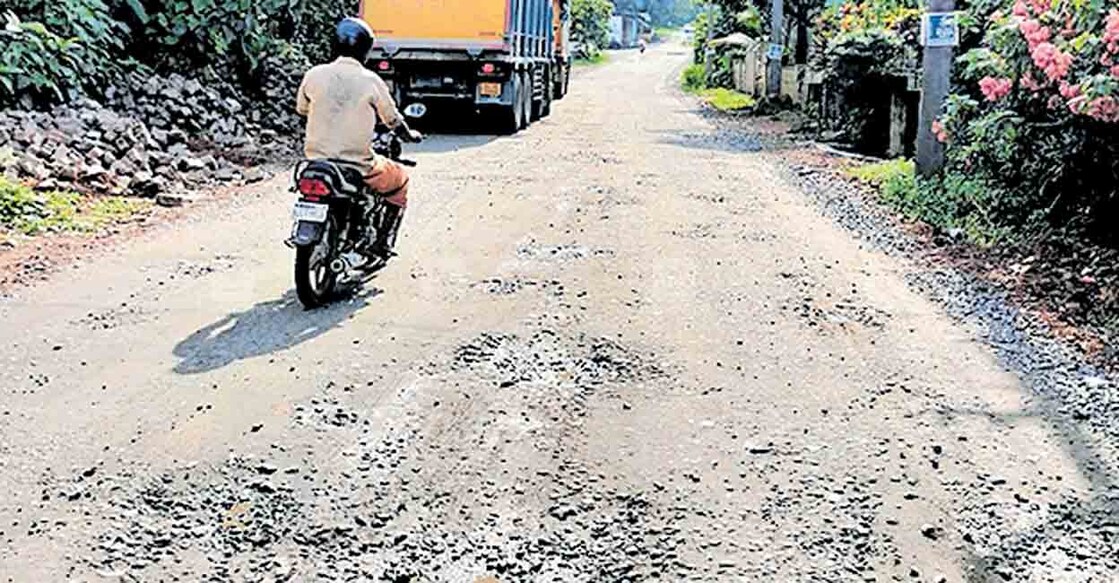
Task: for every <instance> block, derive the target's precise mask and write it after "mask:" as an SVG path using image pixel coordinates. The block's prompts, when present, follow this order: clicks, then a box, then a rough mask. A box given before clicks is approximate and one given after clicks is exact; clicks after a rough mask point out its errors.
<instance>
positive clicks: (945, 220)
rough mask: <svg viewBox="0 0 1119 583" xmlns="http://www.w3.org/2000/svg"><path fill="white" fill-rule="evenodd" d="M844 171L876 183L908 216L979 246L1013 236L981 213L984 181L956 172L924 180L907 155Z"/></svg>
mask: <svg viewBox="0 0 1119 583" xmlns="http://www.w3.org/2000/svg"><path fill="white" fill-rule="evenodd" d="M845 172H846V173H847V175H849V176H851V177H853V178H857V179H858V180H861V181H863V182H866V183H867V184H870V185H871V186H873V187H874V188H875V190H877V191H878V194H879V196H881V197H882V200H883V201H885V202H886V203H887V204H889V205H890V206H892V207H893V208H895V209H897V210H898V211H900V212H901V213H902V214H903V215H905V216H906V217H908V218H910V219H916V220H919V221H924V222H926V223H928V224H930V225H932V226H934V227H936V228H938V229H940V230H942V231H944V232H947V233H953V234H955V233H959V234H962V235H964V236H966V237H967V239H968V240H969V241H971V242H972V243H975V244H977V245H980V246H983V247H989V246H991V245H994V244H996V243H999V242H1001V241H1004V240H1006V239H1007V238H1008V237H1009V236H1010V232H1009V231H1008V230H1007V229H1006V228H1005V227H1000V226H998V224H997V221H996V220H995V218H994V217H990V216H987V215H986V214H984V213H983V212H982V209H983V208H985V206H986V205H985V204H984V200H985V199H986V198H987V197H989V192H990V189H989V188H988V187H987V186H986V185H985V184H983V183H982V182H981V181H977V180H974V179H972V178H969V177H966V176H959V175H955V174H952V175H948V176H946V177H943V178H938V179H933V180H922V179H919V178H918V177H917V169H916V165H915V164H914V163H913V161H912V160H906V159H904V158H898V159H896V160H886V161H884V162H875V163H873V164H865V165H860V166H855V167H852V168H848V169H847V170H846V171H845Z"/></svg>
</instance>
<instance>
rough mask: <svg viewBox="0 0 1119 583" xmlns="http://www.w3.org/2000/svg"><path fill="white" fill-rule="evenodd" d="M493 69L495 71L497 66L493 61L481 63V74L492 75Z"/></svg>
mask: <svg viewBox="0 0 1119 583" xmlns="http://www.w3.org/2000/svg"><path fill="white" fill-rule="evenodd" d="M494 71H497V66H496V65H494V64H493V63H486V64H484V65H482V74H483V75H493V74H494Z"/></svg>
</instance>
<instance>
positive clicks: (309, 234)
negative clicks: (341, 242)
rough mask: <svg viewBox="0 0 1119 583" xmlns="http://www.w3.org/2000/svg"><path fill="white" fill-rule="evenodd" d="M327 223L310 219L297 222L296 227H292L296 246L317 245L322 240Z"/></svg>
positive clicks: (292, 235)
mask: <svg viewBox="0 0 1119 583" xmlns="http://www.w3.org/2000/svg"><path fill="white" fill-rule="evenodd" d="M325 225H326V223H313V222H310V221H299V222H297V223H295V228H294V229H292V233H291V242H292V244H293V245H295V246H296V247H306V246H307V245H315V244H317V243H318V242H319V241H321V240H322V234H323V230H324V227H325Z"/></svg>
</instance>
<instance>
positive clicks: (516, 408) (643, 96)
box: [0, 47, 1119, 581]
mask: <svg viewBox="0 0 1119 583" xmlns="http://www.w3.org/2000/svg"><path fill="white" fill-rule="evenodd" d="M684 58H685V57H684V56H682V55H681V54H675V53H674V52H673V50H672V49H669V48H664V47H658V48H656V49H654V50H653V51H651V52H650V53H649V54H646V55H645V56H644V57H638V56H637V55H636V54H634V55H621V56H618V57H616V58H615V59H614V62H613V63H611V64H610V65H608V66H606V67H603V68H599V69H595V70H590V71H586V72H584V73H583V74H582V77H581V78H580V79H579V82H578V83H577V84H576V85H575V86H574V87H573V91H572V94H571V95H570V96H569V97H568V99H567V100H565V101H563V102H562V103H561V104H559V105H558V106H557V107H556V110H555V112H554V113H553V116H552V117H551V118H550V119H548V120H546V121H545V122H543V123H540V124H538V125H537V126H534V127H533V128H532V129H531V130H530V131H528V132H526V133H524V134H522V135H520V136H518V137H515V138H507V139H490V138H474V137H444V138H436V139H434V140H432V141H430V142H429V143H428V144H427V145H425V147H424V148H423V150H424V151H423V153H420V154H418V155H417V156H416V157H417V158H418V159H419V160H420V162H421V167H420V168H419V169H418V170H417V175H416V185H417V187H416V196H415V199H416V202H415V205H414V207H413V208H412V209H410V210H409V216H408V217H407V219H406V221H405V229H404V231H405V232H404V235H403V238H402V241H401V244H400V247H401V251H402V257H400V258H399V260H398V261H397V262H396V263H395V264H393V265H392V266H391V267H390V268H389V269H387V270H386V271H385V272H383V274H382V275H381V276H380V277H379V278H378V279H377V280H375V281H374V282H373V284H372V285H370V286H369V287H368V289H367V290H366V292H365V293H363V294H361V295H360V296H358V297H355V298H354V299H352V300H350V301H347V302H343V303H340V304H338V305H335V306H333V307H331V308H328V309H325V310H319V311H314V312H304V311H302V310H301V309H300V308H299V307H298V305H297V302H296V301H295V300H294V298H293V294H292V292H291V291H290V287H291V283H290V273H289V272H290V264H291V257H290V251H289V250H287V249H286V248H284V247H283V246H282V245H281V244H280V241H281V239H282V238H283V237H284V236H285V235H286V231H287V229H288V226H289V225H288V221H287V212H288V205H289V198H288V196H286V195H284V194H282V193H283V179H282V178H281V179H277V180H273V181H270V182H268V183H264V184H261V185H259V186H258V187H257V188H256V189H254V190H249V191H246V193H245V194H244V196H242V197H240V198H239V199H238V201H237V204H236V205H235V206H232V207H230V208H229V209H228V210H226V211H224V212H223V214H222V215H221V216H207V217H198V218H197V219H196V220H194V221H191V222H189V223H187V224H183V225H180V226H177V227H176V228H174V229H170V230H167V231H165V232H158V233H154V234H153V235H151V236H149V237H147V238H145V239H143V240H139V241H137V242H135V243H134V244H131V245H128V246H126V247H124V248H121V249H119V250H118V251H117V252H116V253H115V254H113V255H111V256H108V257H106V258H104V259H101V260H98V261H94V262H91V263H89V264H87V265H85V266H83V267H81V268H79V269H76V270H74V271H73V272H71V273H65V274H62V275H60V276H58V277H56V278H55V279H54V280H53V281H52V282H50V283H48V284H45V285H42V286H40V287H37V288H33V289H31V290H27V291H24V292H22V293H21V294H20V295H19V296H17V297H15V298H13V299H10V300H6V301H4V303H2V304H0V319H2V321H3V322H4V323H5V326H4V327H3V329H2V331H0V346H2V348H0V361H2V362H3V368H2V369H0V386H2V387H4V392H3V394H2V396H0V491H3V492H5V493H6V495H5V496H4V499H3V501H2V502H0V573H3V574H5V575H7V577H8V579H9V580H12V581H61V580H67V579H73V580H98V579H100V578H108V579H114V578H119V579H123V580H137V581H156V580H184V581H196V580H202V579H205V580H222V581H224V580H237V581H241V580H252V581H258V580H260V581H273V580H277V581H283V580H292V581H308V580H312V579H316V578H317V580H324V581H342V580H360V579H365V580H390V581H413V580H415V581H475V580H477V579H480V578H482V577H484V576H487V575H492V576H495V577H496V579H497V580H499V581H530V580H531V581H624V580H632V581H638V580H641V581H645V580H666V581H676V580H693V579H699V580H720V581H721V580H758V581H802V580H803V581H807V580H815V581H838V580H864V579H865V580H892V579H897V580H921V581H936V580H946V581H961V580H996V581H997V580H1008V581H1026V580H1036V581H1042V580H1049V579H1060V580H1084V581H1089V580H1097V581H1098V580H1107V579H1113V578H1114V577H1116V574H1117V573H1119V570H1117V564H1119V557H1117V556H1116V555H1117V553H1116V548H1119V546H1117V544H1116V542H1117V541H1116V533H1117V529H1119V526H1117V525H1119V520H1116V519H1115V518H1114V517H1115V512H1114V509H1115V504H1114V499H1113V498H1110V497H1111V496H1114V495H1115V494H1116V492H1115V490H1114V488H1113V486H1112V483H1113V479H1112V478H1111V476H1113V475H1114V472H1115V469H1116V465H1115V460H1116V456H1115V448H1114V442H1113V441H1111V442H1109V441H1107V440H1105V439H1103V437H1107V436H1106V435H1104V436H1100V435H1098V434H1083V435H1069V434H1068V431H1067V428H1066V427H1063V426H1057V425H1055V424H1053V423H1051V422H1050V421H1049V419H1048V418H1047V417H1046V416H1045V415H1044V414H1041V413H1039V411H1038V410H1037V408H1036V407H1035V406H1034V405H1035V404H1034V403H1033V401H1032V399H1031V397H1030V394H1029V392H1028V391H1027V390H1026V389H1025V388H1024V387H1023V385H1022V384H1021V383H1020V381H1019V380H1018V378H1017V377H1016V376H1015V375H1013V374H1011V373H1009V372H1006V371H1004V370H1002V369H1001V368H1000V366H999V365H998V364H997V362H996V360H995V357H994V356H993V352H992V350H991V349H990V348H989V347H987V346H985V345H983V344H980V343H978V342H976V341H975V340H974V339H973V334H972V333H971V332H970V331H969V330H968V329H967V328H965V327H962V326H960V325H958V324H956V323H954V322H953V321H952V320H951V319H950V318H949V317H948V316H947V315H946V314H945V313H944V311H943V310H942V309H941V308H939V307H938V306H937V305H935V304H934V303H932V302H931V301H929V300H927V299H925V298H924V297H922V296H921V295H919V294H918V293H917V292H915V291H913V290H912V289H911V288H910V286H909V285H907V283H906V275H907V272H908V270H909V269H910V266H908V265H907V264H906V263H905V262H904V261H903V260H899V259H894V258H891V257H888V256H886V255H884V254H882V253H879V252H877V251H875V250H873V249H870V248H866V247H864V246H863V245H862V244H861V242H860V240H858V239H857V238H855V237H853V236H852V235H851V234H850V233H849V232H848V231H845V230H843V229H842V228H841V227H839V226H837V225H836V224H834V223H833V222H832V221H831V220H830V219H828V218H825V217H824V216H821V215H820V214H819V213H818V212H817V209H816V208H815V207H814V206H813V205H812V203H811V202H809V201H808V200H807V199H806V198H805V197H804V196H803V195H802V194H801V193H800V192H799V191H798V190H797V189H796V188H795V187H793V186H792V185H791V184H790V183H789V182H788V181H786V179H785V178H784V176H785V174H784V173H783V172H782V171H781V170H780V169H779V168H778V166H777V164H776V162H775V161H774V160H773V159H772V158H770V157H769V156H768V155H767V154H765V153H761V152H759V153H750V152H747V151H743V148H740V147H736V146H735V145H734V144H733V143H728V142H726V141H721V140H712V139H710V135H711V133H712V128H711V127H710V126H709V125H708V124H707V122H705V121H703V120H702V119H701V118H700V117H699V116H698V115H696V113H695V112H694V111H693V106H692V104H691V103H690V102H689V101H688V100H687V99H685V98H683V97H682V96H681V95H679V93H678V92H677V90H676V89H675V88H674V85H675V82H674V75H673V74H672V71H673V70H674V69H675V68H676V67H677V66H678V65H680V64H682V60H683V59H684ZM1085 431H1087V428H1086V429H1085Z"/></svg>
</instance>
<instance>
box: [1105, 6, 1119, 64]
mask: <svg viewBox="0 0 1119 583" xmlns="http://www.w3.org/2000/svg"><path fill="white" fill-rule="evenodd" d="M1103 42H1104V43H1105V44H1106V45H1107V52H1109V53H1112V54H1115V53H1119V9H1116V8H1112V9H1111V12H1108V13H1107V20H1106V21H1105V23H1104V28H1103Z"/></svg>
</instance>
